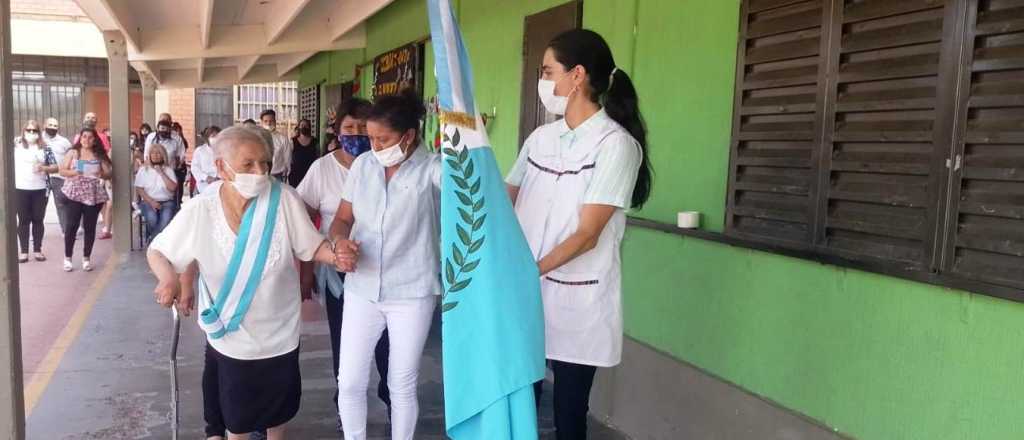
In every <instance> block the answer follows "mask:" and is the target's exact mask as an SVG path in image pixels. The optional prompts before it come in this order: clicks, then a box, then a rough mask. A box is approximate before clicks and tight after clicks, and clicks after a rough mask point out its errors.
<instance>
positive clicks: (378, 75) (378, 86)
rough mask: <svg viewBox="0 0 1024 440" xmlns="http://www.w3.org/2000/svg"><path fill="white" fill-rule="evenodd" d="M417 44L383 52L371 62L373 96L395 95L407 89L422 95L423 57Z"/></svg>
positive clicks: (420, 47)
mask: <svg viewBox="0 0 1024 440" xmlns="http://www.w3.org/2000/svg"><path fill="white" fill-rule="evenodd" d="M422 50H423V49H422V46H421V45H420V44H418V43H413V44H409V45H406V46H402V47H400V48H398V49H394V50H391V51H388V52H385V53H383V54H381V55H380V56H378V57H377V58H374V60H373V96H374V97H375V98H376V97H380V96H389V95H397V94H398V92H400V91H402V90H404V89H405V88H407V87H412V88H413V89H414V90H416V91H418V92H420V93H421V94H422V93H423V81H422V78H423V56H422V53H421V51H422Z"/></svg>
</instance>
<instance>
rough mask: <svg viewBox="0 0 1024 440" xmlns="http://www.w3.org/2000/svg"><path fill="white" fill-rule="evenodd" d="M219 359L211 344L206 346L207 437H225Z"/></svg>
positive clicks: (204, 411) (204, 369) (204, 413)
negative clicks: (218, 377) (218, 368)
mask: <svg viewBox="0 0 1024 440" xmlns="http://www.w3.org/2000/svg"><path fill="white" fill-rule="evenodd" d="M217 374H218V371H217V357H216V355H215V354H214V353H213V348H212V347H210V344H206V356H205V360H204V365H203V419H204V420H206V436H207V437H224V436H225V435H226V432H227V428H226V427H225V426H224V415H223V414H222V413H221V412H220V388H219V387H220V381H218V380H217Z"/></svg>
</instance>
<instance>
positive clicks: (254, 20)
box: [76, 0, 394, 88]
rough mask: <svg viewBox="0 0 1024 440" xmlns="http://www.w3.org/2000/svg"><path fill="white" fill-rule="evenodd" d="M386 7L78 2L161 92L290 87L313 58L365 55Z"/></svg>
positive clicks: (223, 0)
mask: <svg viewBox="0 0 1024 440" xmlns="http://www.w3.org/2000/svg"><path fill="white" fill-rule="evenodd" d="M392 1H394V0H76V2H77V3H78V5H79V7H81V8H82V10H83V11H84V12H85V14H86V15H88V16H89V18H90V19H91V20H92V21H93V23H95V24H96V26H97V27H99V28H100V30H101V31H115V30H116V31H120V32H121V33H122V34H123V35H124V36H125V39H126V40H127V41H128V59H129V61H130V62H131V64H132V67H134V68H135V70H138V71H139V72H140V73H141V74H145V75H148V76H150V77H152V78H153V79H154V80H155V81H156V82H157V84H158V85H159V86H160V87H161V88H182V87H217V86H226V85H231V84H240V83H250V82H266V81H277V80H285V79H293V78H295V76H296V75H297V71H296V68H297V67H298V66H299V65H301V64H302V62H304V61H305V60H307V59H309V57H311V56H313V55H315V54H316V53H317V52H320V51H328V50H339V49H357V48H362V47H365V45H366V30H365V24H364V23H365V21H366V19H368V18H369V17H371V16H372V15H373V14H375V13H376V12H377V11H379V10H381V9H382V8H384V7H385V6H387V5H388V4H390V3H391V2H392Z"/></svg>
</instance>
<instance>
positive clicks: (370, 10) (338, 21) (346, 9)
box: [327, 0, 394, 42]
mask: <svg viewBox="0 0 1024 440" xmlns="http://www.w3.org/2000/svg"><path fill="white" fill-rule="evenodd" d="M393 1H394V0H335V2H334V6H333V7H331V15H329V16H328V17H327V28H328V29H329V30H330V38H331V41H332V42H334V41H338V40H339V39H341V38H342V37H344V36H345V35H346V34H348V33H349V31H351V30H353V29H355V28H356V26H359V25H360V24H361V23H363V22H364V21H366V19H368V18H370V17H371V16H373V14H376V13H377V11H380V10H381V9H384V7H385V6H387V5H389V4H391V3H392V2H393Z"/></svg>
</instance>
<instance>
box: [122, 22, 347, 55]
mask: <svg viewBox="0 0 1024 440" xmlns="http://www.w3.org/2000/svg"><path fill="white" fill-rule="evenodd" d="M141 44H142V46H144V47H145V48H146V49H145V50H144V51H140V52H135V53H131V54H130V55H129V58H130V59H132V60H145V61H149V60H170V59H180V58H196V57H204V58H222V57H237V56H246V55H278V54H286V53H295V52H308V51H317V52H321V51H332V50H345V49H359V48H362V47H364V46H365V45H366V35H365V33H361V32H349V33H348V34H345V36H343V37H342V38H341V39H339V40H336V41H330V37H328V36H327V35H325V32H323V30H322V28H320V27H318V26H300V27H297V28H295V29H293V30H292V31H291V32H287V33H285V34H284V36H283V37H282V38H281V39H280V40H279V41H278V42H277V43H275V44H270V45H268V44H266V43H265V39H264V29H263V26H262V25H247V26H214V28H213V29H212V30H211V33H210V46H209V47H208V48H203V47H202V41H200V37H199V35H197V32H196V28H195V26H192V27H189V26H178V27H172V28H164V29H144V30H143V32H142V34H141Z"/></svg>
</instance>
